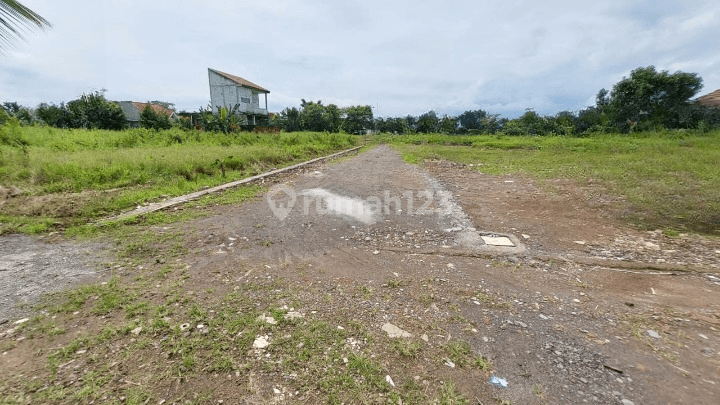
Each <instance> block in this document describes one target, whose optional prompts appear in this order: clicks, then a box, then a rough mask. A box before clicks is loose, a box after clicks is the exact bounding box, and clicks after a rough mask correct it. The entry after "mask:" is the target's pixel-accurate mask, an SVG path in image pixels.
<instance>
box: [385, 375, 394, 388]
mask: <svg viewBox="0 0 720 405" xmlns="http://www.w3.org/2000/svg"><path fill="white" fill-rule="evenodd" d="M385 382H387V383H388V384H390V386H391V387H393V388H394V387H395V382H394V381H393V379H392V377H390V375H386V376H385Z"/></svg>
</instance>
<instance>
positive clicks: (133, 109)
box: [118, 101, 178, 128]
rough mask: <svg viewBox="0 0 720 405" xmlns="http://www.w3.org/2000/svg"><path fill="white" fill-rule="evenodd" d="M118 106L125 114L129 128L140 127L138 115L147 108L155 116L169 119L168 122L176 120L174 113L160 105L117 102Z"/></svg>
mask: <svg viewBox="0 0 720 405" xmlns="http://www.w3.org/2000/svg"><path fill="white" fill-rule="evenodd" d="M118 105H119V106H120V109H122V111H123V113H124V114H125V118H126V119H127V121H128V125H129V126H130V128H136V127H138V126H140V114H141V113H142V112H143V110H144V109H145V107H148V106H149V107H150V108H151V109H152V110H153V112H155V114H162V115H165V116H167V117H168V118H170V121H175V120H176V119H177V118H178V116H177V115H176V114H175V111H173V110H171V109H169V108H165V107H163V106H161V105H160V104H152V103H140V102H137V101H119V102H118Z"/></svg>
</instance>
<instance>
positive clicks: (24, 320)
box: [15, 318, 30, 325]
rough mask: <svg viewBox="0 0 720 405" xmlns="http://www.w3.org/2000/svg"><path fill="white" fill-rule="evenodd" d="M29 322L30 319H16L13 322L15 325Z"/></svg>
mask: <svg viewBox="0 0 720 405" xmlns="http://www.w3.org/2000/svg"><path fill="white" fill-rule="evenodd" d="M29 320H30V318H23V319H18V320H17V321H15V325H20V324H22V323H25V322H27V321H29Z"/></svg>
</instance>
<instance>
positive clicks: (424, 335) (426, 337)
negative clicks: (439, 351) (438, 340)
mask: <svg viewBox="0 0 720 405" xmlns="http://www.w3.org/2000/svg"><path fill="white" fill-rule="evenodd" d="M420 339H422V340H424V341H426V342H428V341H430V339H429V338H428V335H426V334H424V333H423V335H422V336H420Z"/></svg>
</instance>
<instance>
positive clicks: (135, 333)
mask: <svg viewBox="0 0 720 405" xmlns="http://www.w3.org/2000/svg"><path fill="white" fill-rule="evenodd" d="M140 332H142V326H138V327H137V328H135V329H133V330H131V331H130V333H132V334H133V335H139V334H140Z"/></svg>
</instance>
